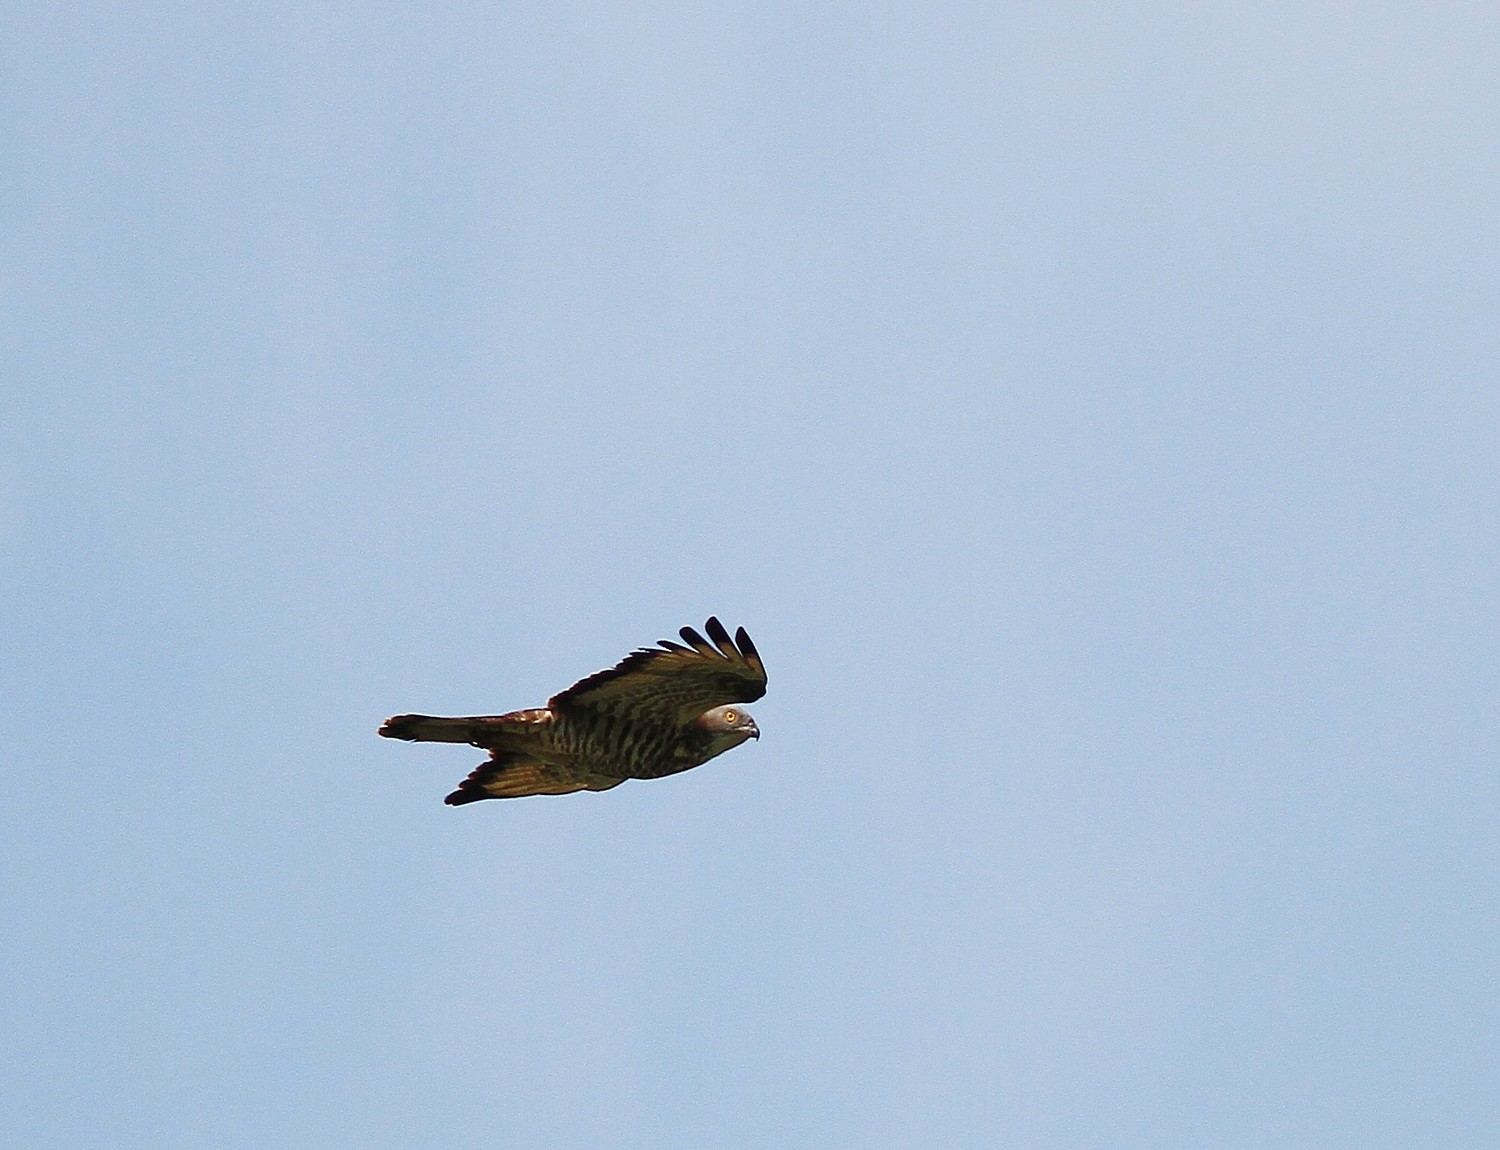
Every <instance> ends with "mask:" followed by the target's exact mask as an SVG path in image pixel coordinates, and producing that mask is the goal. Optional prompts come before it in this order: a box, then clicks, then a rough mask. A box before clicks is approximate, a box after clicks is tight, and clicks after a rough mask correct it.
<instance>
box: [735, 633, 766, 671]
mask: <svg viewBox="0 0 1500 1150" xmlns="http://www.w3.org/2000/svg"><path fill="white" fill-rule="evenodd" d="M734 643H735V646H737V647H738V648H739V649H740V654H741V655H743V656H745V658H746V659H749V660H750V661H751V662H753V663H758V662H759V661H760V652H759V651H757V650H756V649H755V644H754V643H752V642H750V634H749V632H747V631H746V630H745V629H744V628H743V627H741V628H740V629H739V630H738V631H736V632H735V633H734Z"/></svg>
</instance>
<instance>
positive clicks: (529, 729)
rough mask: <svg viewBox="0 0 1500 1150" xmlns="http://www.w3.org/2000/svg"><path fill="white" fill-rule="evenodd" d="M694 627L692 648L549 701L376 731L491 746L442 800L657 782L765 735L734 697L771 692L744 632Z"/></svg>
mask: <svg viewBox="0 0 1500 1150" xmlns="http://www.w3.org/2000/svg"><path fill="white" fill-rule="evenodd" d="M704 630H706V631H707V632H708V635H709V638H710V639H712V640H713V643H712V645H710V644H709V643H708V642H707V641H706V640H705V639H704V638H703V636H701V635H699V634H698V632H697V631H694V630H693V629H692V628H691V627H684V628H683V629H682V631H681V635H682V638H683V641H684V642H685V643H687V646H686V647H684V646H681V645H680V644H677V643H673V642H669V641H666V640H663V641H662V643H661V646H660V647H654V648H645V649H643V650H639V651H636V652H634V653H633V654H631V655H629V656H628V657H627V658H626V659H625V660H624V661H622V662H621V663H620V664H618V665H617V666H615V667H611V668H610V669H609V670H606V671H600V672H598V673H597V674H594V675H590V676H589V677H588V678H586V679H583V680H581V681H580V682H577V683H575V684H574V685H573V686H571V687H569V688H568V689H567V690H566V691H563V692H561V693H560V694H557V695H554V696H553V697H552V698H551V699H550V700H548V703H547V706H546V707H540V708H533V709H530V710H524V711H511V712H509V713H508V714H504V715H472V716H468V717H464V718H441V717H438V716H433V715H397V716H395V717H394V718H391V719H387V720H386V722H385V725H384V726H382V727H381V728H380V733H381V734H382V735H384V736H386V737H387V738H391V739H408V740H414V741H417V742H438V743H470V744H472V745H474V746H476V747H483V748H485V749H486V750H488V751H489V752H490V761H489V762H487V763H483V764H481V765H480V766H479V767H478V768H477V769H476V770H475V771H474V772H473V774H471V775H470V776H469V777H468V778H467V779H465V780H464V781H463V782H462V783H460V784H459V787H458V790H456V791H454V792H453V793H452V794H450V795H449V796H448V798H447V799H446V800H445V801H446V802H448V803H449V804H450V805H453V806H459V805H461V804H463V803H471V802H476V801H478V800H479V799H503V798H517V797H520V796H522V795H561V794H568V793H570V792H572V791H582V790H589V791H603V790H608V789H609V788H610V787H613V786H618V785H619V784H620V783H622V782H624V781H625V780H626V779H655V778H660V777H662V776H663V775H671V774H676V773H677V772H678V771H685V770H688V769H690V768H692V767H696V766H700V765H702V764H703V763H706V762H707V761H708V760H709V759H711V758H713V757H714V756H715V755H719V754H722V753H723V752H725V751H727V750H729V749H730V748H731V747H737V746H739V744H740V743H743V742H744V741H745V740H746V739H750V738H759V737H760V731H759V729H758V728H757V727H756V725H755V720H754V719H752V718H751V717H750V716H749V715H747V714H746V713H745V712H744V711H743V710H742V709H740V708H739V707H738V706H735V704H737V703H748V702H752V701H754V700H755V699H758V698H760V697H761V696H762V695H764V694H765V692H766V671H765V667H764V665H763V664H762V663H761V661H760V655H759V654H758V653H757V652H756V650H755V645H754V644H753V643H751V642H750V636H749V635H747V634H746V633H745V629H744V628H743V627H742V628H740V630H739V631H738V632H737V633H736V635H735V637H734V639H732V640H731V639H730V637H729V633H728V632H727V631H726V630H725V629H724V626H723V624H721V623H720V622H719V621H718V619H713V618H711V619H709V620H708V622H707V624H705V626H704Z"/></svg>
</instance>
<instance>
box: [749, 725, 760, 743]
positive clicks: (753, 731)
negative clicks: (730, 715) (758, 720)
mask: <svg viewBox="0 0 1500 1150" xmlns="http://www.w3.org/2000/svg"><path fill="white" fill-rule="evenodd" d="M750 737H751V738H752V739H754V740H755V741H756V742H757V743H758V742H760V728H759V727H757V726H756V725H755V720H754V719H751V720H750Z"/></svg>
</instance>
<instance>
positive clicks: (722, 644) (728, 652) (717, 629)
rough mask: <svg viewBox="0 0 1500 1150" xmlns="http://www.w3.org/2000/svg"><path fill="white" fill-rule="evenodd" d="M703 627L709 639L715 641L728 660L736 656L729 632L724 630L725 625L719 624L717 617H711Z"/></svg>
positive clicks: (715, 644)
mask: <svg viewBox="0 0 1500 1150" xmlns="http://www.w3.org/2000/svg"><path fill="white" fill-rule="evenodd" d="M703 627H704V630H706V631H707V632H708V637H709V638H710V639H712V640H713V641H714V646H715V647H717V648H718V649H719V651H720V652H721V653H722V654H723V655H724V656H725V657H726V658H732V657H733V656H734V655H735V653H736V652H735V649H734V644H733V643H732V642H730V641H729V632H728V631H726V630H725V629H724V624H723V623H720V622H719V617H718V616H717V615H710V616H709V617H708V622H707V623H705V624H703Z"/></svg>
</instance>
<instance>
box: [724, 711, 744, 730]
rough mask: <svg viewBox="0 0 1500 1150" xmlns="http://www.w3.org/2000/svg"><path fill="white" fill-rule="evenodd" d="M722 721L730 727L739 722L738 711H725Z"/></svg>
mask: <svg viewBox="0 0 1500 1150" xmlns="http://www.w3.org/2000/svg"><path fill="white" fill-rule="evenodd" d="M724 721H725V722H726V723H728V724H729V725H730V726H731V727H732V726H734V725H735V724H736V723H738V722H739V721H740V713H739V712H738V711H725V712H724Z"/></svg>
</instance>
